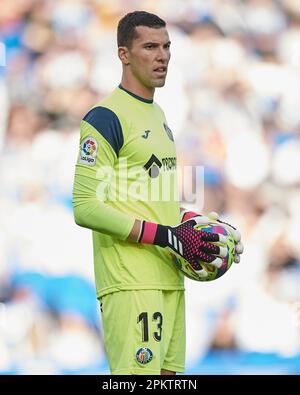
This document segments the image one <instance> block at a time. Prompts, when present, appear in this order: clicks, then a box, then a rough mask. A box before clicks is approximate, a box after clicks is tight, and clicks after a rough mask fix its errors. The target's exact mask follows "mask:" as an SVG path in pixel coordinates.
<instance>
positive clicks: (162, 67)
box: [128, 26, 171, 88]
mask: <svg viewBox="0 0 300 395" xmlns="http://www.w3.org/2000/svg"><path fill="white" fill-rule="evenodd" d="M136 32H137V34H138V37H137V38H135V39H134V40H133V41H132V46H131V48H130V49H129V50H128V51H129V52H128V60H129V63H130V64H129V67H130V68H131V72H132V74H133V75H134V77H135V78H136V79H137V80H138V81H139V82H140V83H142V85H144V86H145V87H147V88H156V87H161V86H164V84H165V80H166V76H167V70H168V63H169V60H170V56H171V54H170V44H171V43H170V39H169V35H168V32H167V30H166V28H164V27H162V28H158V29H155V28H150V27H147V26H137V27H136Z"/></svg>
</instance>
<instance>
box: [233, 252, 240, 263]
mask: <svg viewBox="0 0 300 395" xmlns="http://www.w3.org/2000/svg"><path fill="white" fill-rule="evenodd" d="M233 261H234V263H240V261H241V258H240V256H239V254H235V255H234V257H233Z"/></svg>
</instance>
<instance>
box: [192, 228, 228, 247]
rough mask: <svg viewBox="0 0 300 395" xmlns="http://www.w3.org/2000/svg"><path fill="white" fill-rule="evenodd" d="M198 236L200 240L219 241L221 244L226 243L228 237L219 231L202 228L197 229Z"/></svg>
mask: <svg viewBox="0 0 300 395" xmlns="http://www.w3.org/2000/svg"><path fill="white" fill-rule="evenodd" d="M198 232H199V236H200V239H201V240H204V241H210V242H215V243H217V242H220V243H222V244H227V240H228V237H227V236H225V235H222V234H221V233H211V232H205V231H204V230H199V231H198Z"/></svg>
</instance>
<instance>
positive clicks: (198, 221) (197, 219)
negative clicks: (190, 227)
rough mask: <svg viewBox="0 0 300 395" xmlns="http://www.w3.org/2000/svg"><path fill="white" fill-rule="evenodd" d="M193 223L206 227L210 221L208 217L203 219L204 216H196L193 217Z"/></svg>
mask: <svg viewBox="0 0 300 395" xmlns="http://www.w3.org/2000/svg"><path fill="white" fill-rule="evenodd" d="M193 221H195V225H194V226H196V225H207V224H209V223H210V222H211V220H210V219H209V218H208V217H205V216H204V215H197V217H193Z"/></svg>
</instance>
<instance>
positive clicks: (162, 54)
mask: <svg viewBox="0 0 300 395" xmlns="http://www.w3.org/2000/svg"><path fill="white" fill-rule="evenodd" d="M169 58H170V51H169V49H167V48H164V47H159V49H158V52H157V60H158V61H161V62H166V61H168V60H169Z"/></svg>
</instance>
